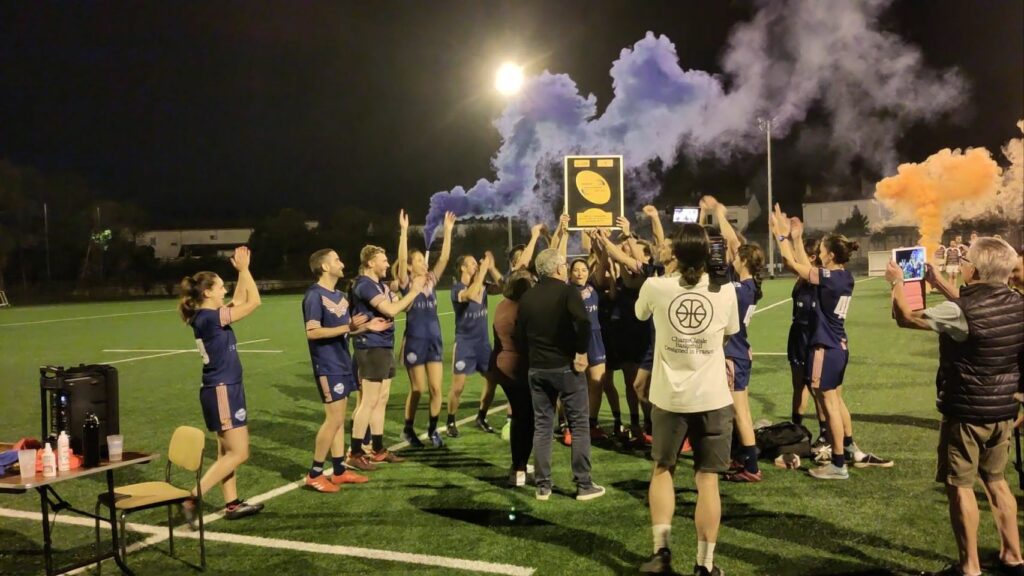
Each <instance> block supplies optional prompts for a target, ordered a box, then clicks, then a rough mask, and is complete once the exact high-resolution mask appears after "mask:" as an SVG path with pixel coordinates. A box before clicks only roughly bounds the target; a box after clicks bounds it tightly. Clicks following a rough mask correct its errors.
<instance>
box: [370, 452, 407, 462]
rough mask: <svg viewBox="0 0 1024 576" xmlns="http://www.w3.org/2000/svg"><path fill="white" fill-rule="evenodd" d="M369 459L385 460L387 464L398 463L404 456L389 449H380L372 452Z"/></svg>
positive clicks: (375, 460)
mask: <svg viewBox="0 0 1024 576" xmlns="http://www.w3.org/2000/svg"><path fill="white" fill-rule="evenodd" d="M370 460H372V461H374V462H386V463H388V464H398V463H399V462H405V458H402V457H401V456H399V455H397V454H395V453H394V452H392V451H390V450H381V451H380V452H374V453H373V455H371V456H370Z"/></svg>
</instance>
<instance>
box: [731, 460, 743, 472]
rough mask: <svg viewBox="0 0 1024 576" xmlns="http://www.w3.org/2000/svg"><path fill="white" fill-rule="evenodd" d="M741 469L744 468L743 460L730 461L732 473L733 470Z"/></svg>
mask: <svg viewBox="0 0 1024 576" xmlns="http://www.w3.org/2000/svg"><path fill="white" fill-rule="evenodd" d="M740 470H743V462H740V461H739V460H733V461H732V462H730V463H729V473H730V474H732V473H733V472H738V471H740Z"/></svg>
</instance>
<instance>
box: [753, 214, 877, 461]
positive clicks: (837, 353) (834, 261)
mask: <svg viewBox="0 0 1024 576" xmlns="http://www.w3.org/2000/svg"><path fill="white" fill-rule="evenodd" d="M769 223H770V226H771V228H772V234H773V235H774V236H775V238H776V240H777V241H778V244H779V251H780V252H781V253H782V257H783V258H784V259H785V261H786V265H787V266H789V267H790V268H792V269H793V271H794V272H796V273H797V274H798V275H799V276H800V278H802V279H804V280H806V281H807V282H808V283H809V284H811V285H812V286H814V288H815V299H816V306H815V313H814V327H813V329H812V330H811V331H810V341H809V346H810V350H809V353H808V358H807V362H806V366H805V369H806V378H807V380H808V382H809V384H810V387H811V390H812V392H813V393H814V394H815V395H817V396H818V398H819V402H820V403H821V408H822V411H823V413H824V415H825V421H826V424H827V426H828V432H829V440H830V445H831V456H830V461H829V462H828V463H825V464H822V465H821V466H819V467H818V468H815V469H812V470H811V471H810V473H811V476H813V477H815V478H818V479H823V480H845V479H847V478H849V472H848V468H847V465H846V462H847V460H848V459H849V460H851V461H852V463H853V465H854V466H856V467H858V468H862V467H867V466H879V467H891V466H892V465H893V463H892V461H891V460H886V459H883V458H879V457H877V456H875V455H873V454H868V453H865V452H862V451H861V450H860V448H859V447H858V446H857V444H856V443H855V442H854V439H853V422H852V419H851V418H850V411H849V409H848V408H847V407H846V403H845V402H844V401H843V396H842V388H841V386H842V385H843V377H844V375H845V373H846V365H847V363H848V361H849V357H850V353H849V346H848V339H847V337H846V328H845V322H846V315H847V313H848V312H849V309H850V301H851V299H852V297H853V285H854V282H853V275H852V274H851V273H850V272H849V271H848V270H846V269H845V264H846V263H847V262H849V260H850V255H851V254H852V253H853V252H854V251H856V250H857V249H858V244H857V242H854V241H850V240H848V239H847V238H846V237H845V236H842V235H838V234H830V235H827V236H825V237H824V238H822V240H821V243H820V247H819V249H818V260H819V262H820V266H812V265H810V263H809V262H800V261H797V260H796V258H795V257H794V250H793V246H792V243H791V242H790V231H791V227H792V223H791V222H790V220H789V218H788V217H787V216H786V215H785V214H784V213H783V212H782V210H781V209H780V208H779V206H778V205H776V206H775V210H774V212H773V214H772V215H771V218H770V219H769Z"/></svg>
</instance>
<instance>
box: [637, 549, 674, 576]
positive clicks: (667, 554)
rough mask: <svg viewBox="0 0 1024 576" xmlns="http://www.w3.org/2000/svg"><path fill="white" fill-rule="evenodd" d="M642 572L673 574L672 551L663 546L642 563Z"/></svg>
mask: <svg viewBox="0 0 1024 576" xmlns="http://www.w3.org/2000/svg"><path fill="white" fill-rule="evenodd" d="M640 572H641V573H643V574H671V573H672V551H671V550H669V549H668V548H661V549H659V550H658V551H657V552H655V553H654V554H651V557H650V559H648V560H647V562H644V563H643V564H641V565H640Z"/></svg>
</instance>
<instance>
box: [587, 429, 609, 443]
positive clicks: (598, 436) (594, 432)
mask: <svg viewBox="0 0 1024 576" xmlns="http://www.w3.org/2000/svg"><path fill="white" fill-rule="evenodd" d="M607 439H608V434H607V433H605V431H604V430H602V429H601V427H600V426H591V427H590V441H591V442H604V441H605V440H607Z"/></svg>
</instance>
